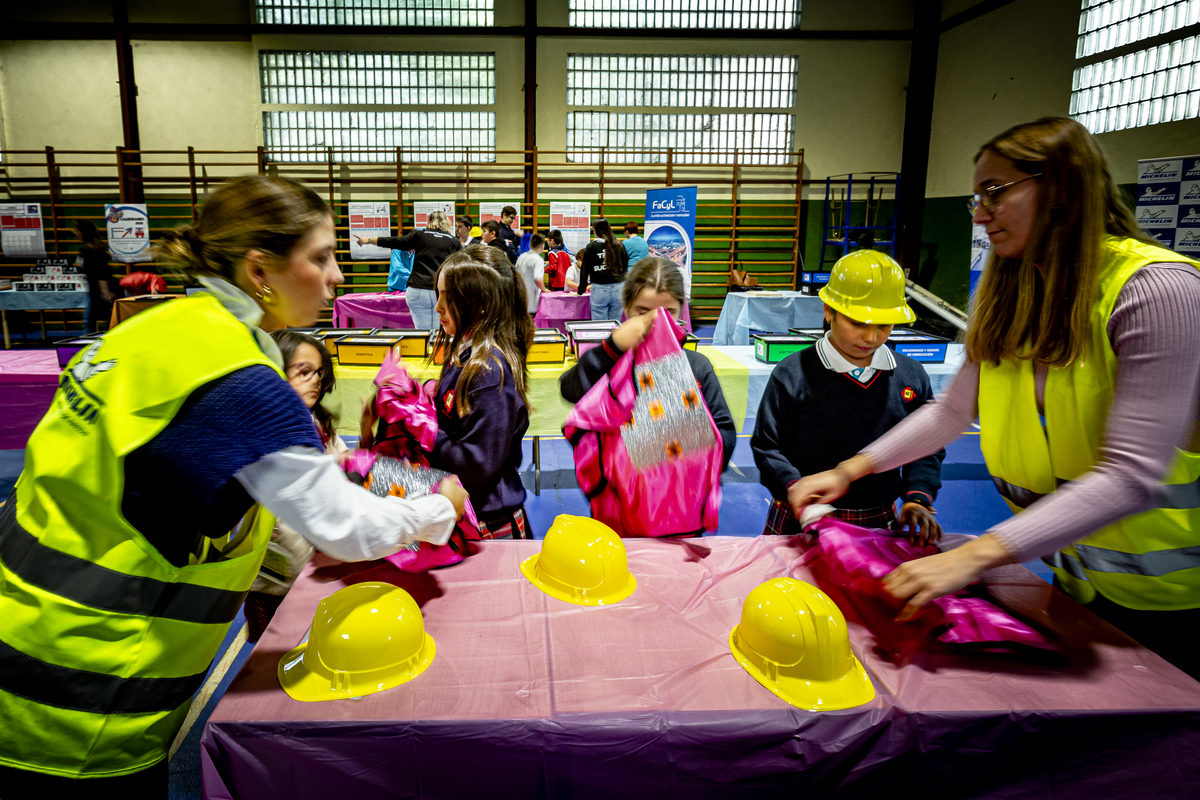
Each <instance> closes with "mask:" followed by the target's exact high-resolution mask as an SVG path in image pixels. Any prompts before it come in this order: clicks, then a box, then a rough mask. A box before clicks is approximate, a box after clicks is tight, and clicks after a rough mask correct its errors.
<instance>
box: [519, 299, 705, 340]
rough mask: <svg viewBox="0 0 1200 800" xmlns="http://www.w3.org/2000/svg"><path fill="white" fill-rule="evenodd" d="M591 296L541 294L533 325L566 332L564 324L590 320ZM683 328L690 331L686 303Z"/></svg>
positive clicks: (690, 318)
mask: <svg viewBox="0 0 1200 800" xmlns="http://www.w3.org/2000/svg"><path fill="white" fill-rule="evenodd" d="M591 302H592V301H591V295H587V294H575V293H574V292H542V297H541V299H540V300H539V301H538V310H537V313H536V314H535V315H534V316H533V324H534V325H536V326H537V327H539V328H558V329H559V330H560V331H562V332H563V333H566V332H567V325H566V323H568V322H572V321H574V320H577V319H591V318H592V306H591ZM681 316H682V317H683V328H684V330H686V331H689V332H690V331H691V330H692V315H691V312H690V310H689V309H688V305H687V303H684V304H683V313H682V314H681Z"/></svg>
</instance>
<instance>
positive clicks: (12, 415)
mask: <svg viewBox="0 0 1200 800" xmlns="http://www.w3.org/2000/svg"><path fill="white" fill-rule="evenodd" d="M61 372H62V370H61V369H60V368H59V366H58V353H57V352H56V351H54V350H7V351H3V352H0V450H20V449H21V448H23V447H24V446H25V443H26V442H27V441H28V440H29V434H31V433H33V429H34V428H36V427H37V424H38V422H40V421H41V419H42V417H44V416H45V415H46V412H47V411H48V410H49V409H50V401H51V399H52V398H53V397H54V390H55V389H57V388H58V376H59V374H60V373H61Z"/></svg>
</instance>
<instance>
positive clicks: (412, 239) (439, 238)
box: [354, 211, 462, 331]
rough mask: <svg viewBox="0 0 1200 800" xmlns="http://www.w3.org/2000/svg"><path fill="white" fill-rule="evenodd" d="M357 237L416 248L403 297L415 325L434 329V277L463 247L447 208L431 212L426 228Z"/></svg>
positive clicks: (399, 247) (389, 245)
mask: <svg viewBox="0 0 1200 800" xmlns="http://www.w3.org/2000/svg"><path fill="white" fill-rule="evenodd" d="M354 238H355V239H357V240H358V243H359V244H360V245H363V244H374V245H378V246H380V247H387V248H389V249H392V250H412V251H414V252H413V269H412V274H411V275H409V277H408V289H406V290H405V293H404V300H405V301H406V302H407V303H408V310H409V311H410V312H412V318H413V325H414V326H416V327H417V328H418V329H420V330H425V331H428V330H433V307H434V306H435V305H436V304H437V288H436V286H435V284H434V277H435V276H436V275H437V271H438V268H439V267H441V266H442V262H443V261H445V260H446V259H447V258H448V257H449V256H451V255H453V254H455V253H457V252H458V251H459V250H462V243H461V242H459V241H458V237H457V236H455V235H454V227H453V226H452V225H451V222H450V218H449V217H447V216H446V214H445V212H443V211H434V212H433V213H432V214H430V215H429V227H427V228H426V229H425V230H423V231H409V232H408V233H406V234H404V235H403V236H378V237H372V238H367V239H364V238H363V237H361V236H356V237H354Z"/></svg>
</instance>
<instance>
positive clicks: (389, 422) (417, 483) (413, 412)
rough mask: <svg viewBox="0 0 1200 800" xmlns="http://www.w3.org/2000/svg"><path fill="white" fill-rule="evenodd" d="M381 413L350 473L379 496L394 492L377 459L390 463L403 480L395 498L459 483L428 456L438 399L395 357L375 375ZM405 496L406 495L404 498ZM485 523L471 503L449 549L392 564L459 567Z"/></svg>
mask: <svg viewBox="0 0 1200 800" xmlns="http://www.w3.org/2000/svg"><path fill="white" fill-rule="evenodd" d="M375 386H376V387H377V391H376V393H375V413H376V416H377V417H378V419H379V421H380V422H379V424H377V425H376V430H375V432H374V435H375V441H374V442H373V443H372V446H371V450H370V451H367V450H355V451H354V452H353V453H351V454H350V456H349V457H347V458H346V460H345V461H344V462H343V465H342V466H343V467H344V468H345V470H346V472H347V473H348V474H349V475H351V476H352V477H353V476H355V475H357V476H359V478H360V480H362V481H363V482H364V484H366V485H369V486H370V487H371V490H372V491H374V492H375V493H376V494H383V495H387V494H389V493H393V488H392V486H391V485H390V481H388V480H384V481H382V482H379V483H377V482H376V480H375V478H376V476H375V475H374V466H375V464H376V458H377V457H379V458H382V459H383V462H385V463H386V467H385V470H386V471H387V472H388V473H389V474H388V476H387V477H388V478H392V477H398V478H399V481H400V483H399V484H398V485H397V487H396V489H395V490H394V493H396V494H400V496H403V497H409V498H414V499H415V498H417V497H423V496H424V495H426V494H430V493H432V492H436V491H437V490H438V487H439V486H441V481H442V480H453V481H455V482H457V481H458V478H456V477H455V476H453V475H450V474H449V473H445V472H442V471H441V470H435V469H432V468H431V467H430V466H429V456H428V453H429V451H430V450H432V449H433V444H434V442H435V441H436V440H437V432H438V424H437V411H436V410H435V409H434V406H433V398H432V397H431V395H430V394H429V392H427V391H426V390H425V389H424V388H423V387H422V386H421V385H420V384H418V383H417V382H416V381H414V380H413V379H412V377H411V376H410V375H409V374H408V370H406V369H405V368H404V366H403V365H402V364H397V363H396V360H395V359H394V358H393V357H392V355H391V353H389V354H388V355H387V356H386V357H385V358H384V361H383V365H382V366H380V368H379V374H377V375H376V376H375ZM401 492H403V494H401ZM480 538H481V537H480V535H479V520H478V519H477V518H476V517H475V511H474V509H472V508H471V503H470V501H469V500H468V501H467V504H466V509H465V513H464V514H463V520H462V521H461V522H459V523H458V526H457V527H456V528H455V531H454V533H453V534H452V535H451V537H450V542H449V543H447V544H444V545H436V544H430V543H429V542H414V543H413V544H411V545H408V546H407V547H405V548H404V549H403V550H401V551H400V552H398V553H393V554H392V555H390V556H388V557H387V560H388V561H390V562H392V563H393V564H395V565H396V566H397V567H399V568H400V569H402V570H404V571H405V572H424V571H426V570H429V569H433V568H435V567H446V566H449V565H451V564H457V563H458V562H460V561H462V560H463V558H464V557H465V556H467V555H470V552H471V550H470V546H469V545H468V544H467V541H468V540H478V539H480Z"/></svg>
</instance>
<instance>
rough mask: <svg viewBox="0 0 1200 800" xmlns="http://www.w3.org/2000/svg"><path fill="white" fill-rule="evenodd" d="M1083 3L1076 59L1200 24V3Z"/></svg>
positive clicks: (1097, 0)
mask: <svg viewBox="0 0 1200 800" xmlns="http://www.w3.org/2000/svg"><path fill="white" fill-rule="evenodd" d="M1082 1H1083V11H1082V12H1081V13H1080V15H1079V39H1078V40H1077V42H1076V45H1075V57H1076V58H1086V57H1088V56H1093V55H1096V54H1098V53H1103V52H1106V51H1108V50H1112V49H1113V48H1115V47H1121V46H1122V45H1127V44H1132V43H1133V42H1140V41H1142V40H1143V39H1149V38H1150V37H1152V36H1158V35H1160V34H1164V33H1170V32H1171V31H1176V30H1179V29H1180V28H1185V27H1187V26H1188V25H1195V24H1196V23H1198V22H1200V0H1082Z"/></svg>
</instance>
